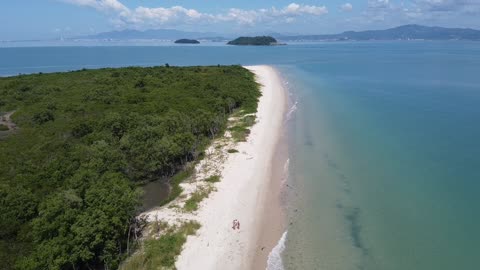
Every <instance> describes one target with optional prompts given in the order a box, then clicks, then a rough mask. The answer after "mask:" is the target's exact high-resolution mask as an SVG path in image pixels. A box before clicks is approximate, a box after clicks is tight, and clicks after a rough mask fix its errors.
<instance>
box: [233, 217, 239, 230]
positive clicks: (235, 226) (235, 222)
mask: <svg viewBox="0 0 480 270" xmlns="http://www.w3.org/2000/svg"><path fill="white" fill-rule="evenodd" d="M237 224H238V220H236V219H234V220H233V226H232V229H234V230H235V228H237Z"/></svg>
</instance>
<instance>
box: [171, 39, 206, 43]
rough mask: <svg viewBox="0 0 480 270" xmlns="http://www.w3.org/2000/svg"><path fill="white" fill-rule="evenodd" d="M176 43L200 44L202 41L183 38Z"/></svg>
mask: <svg viewBox="0 0 480 270" xmlns="http://www.w3.org/2000/svg"><path fill="white" fill-rule="evenodd" d="M175 43H176V44H200V41H198V40H196V39H186V38H182V39H178V40H175Z"/></svg>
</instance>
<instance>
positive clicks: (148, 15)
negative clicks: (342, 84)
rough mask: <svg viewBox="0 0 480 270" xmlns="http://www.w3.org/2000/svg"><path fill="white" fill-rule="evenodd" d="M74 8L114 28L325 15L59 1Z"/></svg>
mask: <svg viewBox="0 0 480 270" xmlns="http://www.w3.org/2000/svg"><path fill="white" fill-rule="evenodd" d="M61 1H63V2H66V3H69V4H74V5H77V6H83V7H89V8H94V9H96V10H98V11H101V12H104V13H106V14H108V15H109V16H111V18H110V19H111V22H112V23H113V24H114V25H115V26H116V27H120V28H122V27H132V28H145V27H158V26H169V25H178V24H184V25H185V24H212V23H221V22H229V23H235V24H238V25H250V26H253V25H255V24H257V23H269V24H275V23H290V22H294V21H295V18H297V17H300V16H302V17H318V16H322V15H324V14H327V13H328V9H327V7H325V6H315V5H303V4H297V3H290V4H288V5H287V6H285V7H283V8H276V7H271V8H261V9H240V8H230V9H228V10H225V11H224V12H222V13H216V14H211V13H203V12H200V11H198V10H195V9H188V8H185V7H183V6H172V7H144V6H138V7H136V8H128V7H127V6H125V5H124V4H123V3H122V2H120V1H119V0H61Z"/></svg>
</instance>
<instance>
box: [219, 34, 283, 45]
mask: <svg viewBox="0 0 480 270" xmlns="http://www.w3.org/2000/svg"><path fill="white" fill-rule="evenodd" d="M227 45H243V46H245V45H252V46H274V45H282V44H280V43H278V42H277V40H276V39H275V38H273V37H270V36H257V37H239V38H237V39H234V40H232V41H229V42H228V43H227Z"/></svg>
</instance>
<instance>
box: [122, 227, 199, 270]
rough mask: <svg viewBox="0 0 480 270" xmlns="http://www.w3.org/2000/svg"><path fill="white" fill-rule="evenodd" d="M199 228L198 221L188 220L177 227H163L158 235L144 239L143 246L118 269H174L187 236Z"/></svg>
mask: <svg viewBox="0 0 480 270" xmlns="http://www.w3.org/2000/svg"><path fill="white" fill-rule="evenodd" d="M199 228H200V224H199V223H198V222H195V221H189V222H186V223H183V224H182V225H181V226H179V227H169V228H167V229H165V230H166V232H165V233H164V234H162V235H161V236H160V237H158V238H151V239H148V240H146V241H145V243H144V245H143V248H141V249H140V250H139V251H137V252H136V253H135V254H134V255H132V256H131V257H130V258H129V259H128V260H127V261H125V263H124V264H123V265H122V266H121V267H120V269H121V270H137V269H145V270H156V269H175V259H176V257H177V256H178V255H179V254H180V252H181V251H182V246H183V244H184V243H185V242H186V241H187V236H189V235H193V234H195V232H196V231H197V230H198V229H199Z"/></svg>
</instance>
